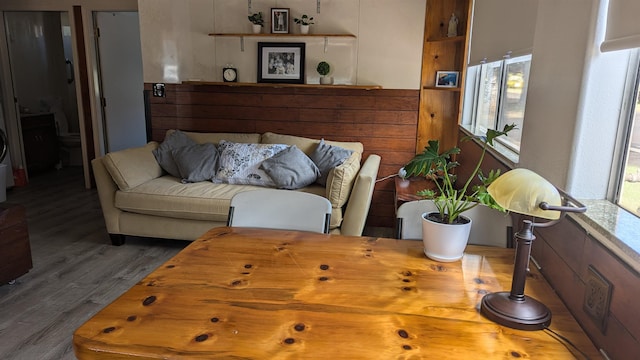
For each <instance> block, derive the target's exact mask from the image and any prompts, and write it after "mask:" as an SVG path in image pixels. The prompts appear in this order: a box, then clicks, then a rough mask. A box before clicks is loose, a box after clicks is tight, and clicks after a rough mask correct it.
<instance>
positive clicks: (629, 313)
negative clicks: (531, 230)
mask: <svg viewBox="0 0 640 360" xmlns="http://www.w3.org/2000/svg"><path fill="white" fill-rule="evenodd" d="M554 228H555V230H553V231H549V230H552V229H554ZM540 230H542V229H540V228H538V229H537V230H536V235H537V239H536V240H535V241H534V243H533V249H532V256H533V257H534V259H535V260H536V261H537V262H538V264H539V265H540V266H541V267H542V269H541V270H540V271H541V273H542V274H543V275H544V276H545V278H546V279H547V281H548V282H549V283H550V284H551V286H552V287H553V288H554V289H555V291H556V292H557V293H558V295H559V296H560V298H561V299H562V300H563V301H564V302H565V304H566V305H567V308H568V309H569V310H570V311H571V313H572V314H573V316H574V317H575V318H576V320H577V321H578V322H579V323H580V325H581V326H582V327H583V328H584V329H585V332H587V334H588V335H589V337H590V338H591V339H592V340H593V342H594V343H595V344H596V346H598V347H599V348H602V349H604V350H605V351H606V352H607V354H608V355H609V356H610V357H611V358H612V359H629V358H632V357H633V354H638V353H640V342H639V341H638V339H639V338H640V337H639V334H640V328H639V327H640V314H638V313H637V312H634V311H633V310H634V308H635V304H636V303H637V298H638V297H639V296H640V287H638V283H639V280H640V279H639V278H638V274H637V273H635V272H634V271H632V270H631V269H629V268H628V267H626V266H625V265H623V264H622V263H621V262H620V260H619V259H617V258H616V257H615V256H614V255H612V254H611V253H610V252H609V251H607V250H606V249H604V247H603V246H602V245H601V244H600V242H599V241H598V240H596V239H594V238H592V237H591V236H588V235H587V234H586V233H585V231H584V230H583V229H582V228H581V227H580V226H579V225H577V224H576V223H575V222H574V221H573V220H571V219H570V218H566V219H565V220H563V221H562V222H561V223H560V224H557V225H554V226H553V227H552V228H549V229H544V231H540ZM582 245H584V246H582ZM589 265H593V266H594V267H595V268H596V269H597V270H598V271H599V272H600V273H601V274H602V275H603V276H604V277H605V278H607V279H608V280H609V281H610V282H611V283H612V284H613V294H612V298H611V305H610V311H609V315H608V317H607V325H606V330H605V332H604V333H603V332H602V331H601V330H600V328H599V326H598V325H596V324H595V322H594V321H593V320H592V319H591V318H590V317H589V315H588V314H587V313H586V312H585V311H584V310H583V303H584V294H585V283H586V279H587V278H586V274H587V267H588V266H589ZM576 266H577V268H576ZM551 328H553V319H552V322H551Z"/></svg>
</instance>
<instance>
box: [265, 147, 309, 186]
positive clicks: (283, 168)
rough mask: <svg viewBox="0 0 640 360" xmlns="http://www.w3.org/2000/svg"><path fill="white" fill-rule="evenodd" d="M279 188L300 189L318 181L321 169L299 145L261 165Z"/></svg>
mask: <svg viewBox="0 0 640 360" xmlns="http://www.w3.org/2000/svg"><path fill="white" fill-rule="evenodd" d="M260 168H261V169H262V170H264V171H265V172H266V173H267V175H269V177H271V179H272V180H273V182H274V183H275V185H276V187H277V188H280V189H289V190H293V189H299V188H302V187H305V186H308V185H311V184H313V183H314V182H316V180H317V179H318V177H319V176H320V170H318V167H317V166H316V164H314V163H313V161H311V159H310V158H309V157H308V156H307V155H305V153H303V152H302V151H301V150H300V149H298V147H297V146H295V145H291V146H289V147H288V148H287V149H285V150H282V151H281V152H279V153H277V154H276V155H274V156H273V157H271V158H269V159H266V160H265V161H263V162H262V165H260Z"/></svg>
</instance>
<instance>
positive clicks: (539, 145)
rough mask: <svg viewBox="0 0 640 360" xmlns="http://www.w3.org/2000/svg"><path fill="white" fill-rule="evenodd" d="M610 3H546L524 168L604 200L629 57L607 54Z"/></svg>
mask: <svg viewBox="0 0 640 360" xmlns="http://www.w3.org/2000/svg"><path fill="white" fill-rule="evenodd" d="M606 4H607V1H605V0H557V1H540V4H539V7H538V14H537V17H538V19H537V22H536V31H535V37H534V46H533V57H532V65H531V74H530V83H529V90H528V96H527V105H526V110H525V123H524V129H523V132H522V145H521V148H520V163H519V165H518V166H519V167H524V168H529V169H531V170H534V171H536V172H537V173H539V174H540V175H542V176H543V177H545V178H546V179H548V180H549V181H551V182H552V183H553V184H554V185H556V186H558V187H560V188H563V189H565V190H567V191H568V192H569V193H571V194H572V195H573V196H574V197H577V198H584V199H604V198H606V197H607V190H608V188H609V180H610V171H611V170H612V168H613V167H612V163H613V162H614V152H615V151H614V149H615V144H616V136H617V131H618V125H619V118H620V112H621V110H622V104H623V101H622V96H623V88H624V86H625V82H626V78H625V77H626V72H627V65H628V53H621V52H618V53H604V54H603V53H601V52H600V49H599V45H600V43H601V42H602V39H603V31H604V25H605V21H606V19H605V18H604V16H603V14H604V12H605V11H606Z"/></svg>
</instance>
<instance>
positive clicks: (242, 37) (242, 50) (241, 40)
mask: <svg viewBox="0 0 640 360" xmlns="http://www.w3.org/2000/svg"><path fill="white" fill-rule="evenodd" d="M240 52H244V36H240Z"/></svg>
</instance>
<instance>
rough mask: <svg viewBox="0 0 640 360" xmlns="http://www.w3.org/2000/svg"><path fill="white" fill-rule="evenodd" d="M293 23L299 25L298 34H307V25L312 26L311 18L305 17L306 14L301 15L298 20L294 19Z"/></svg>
mask: <svg viewBox="0 0 640 360" xmlns="http://www.w3.org/2000/svg"><path fill="white" fill-rule="evenodd" d="M293 21H294V22H295V23H296V24H298V25H300V33H301V34H308V33H309V25H313V24H314V22H313V17H309V16H307V14H302V16H301V17H300V18H294V19H293Z"/></svg>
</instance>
